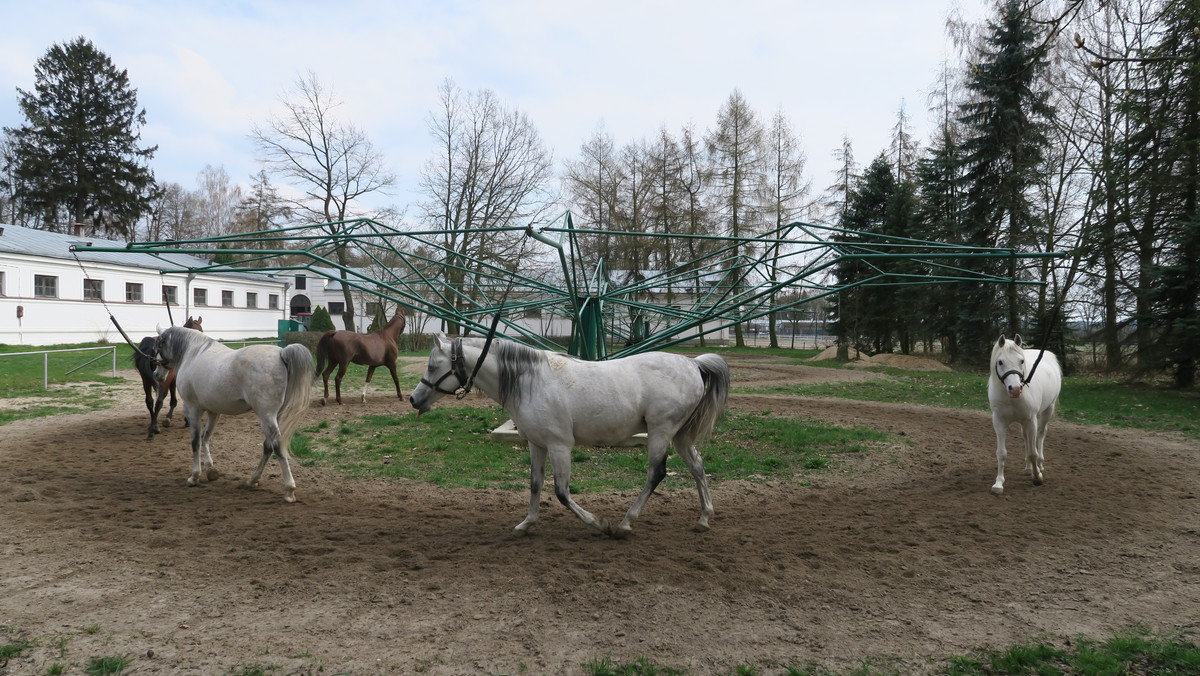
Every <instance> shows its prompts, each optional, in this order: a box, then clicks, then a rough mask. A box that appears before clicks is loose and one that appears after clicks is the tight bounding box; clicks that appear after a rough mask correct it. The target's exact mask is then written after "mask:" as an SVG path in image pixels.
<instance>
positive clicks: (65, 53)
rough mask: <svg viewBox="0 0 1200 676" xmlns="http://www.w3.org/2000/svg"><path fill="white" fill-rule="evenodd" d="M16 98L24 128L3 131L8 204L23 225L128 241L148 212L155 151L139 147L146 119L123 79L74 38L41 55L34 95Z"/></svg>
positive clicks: (121, 72)
mask: <svg viewBox="0 0 1200 676" xmlns="http://www.w3.org/2000/svg"><path fill="white" fill-rule="evenodd" d="M17 93H18V97H17V98H18V105H19V106H20V108H21V113H22V114H23V115H24V116H25V119H26V120H27V123H26V124H25V125H23V126H22V127H20V128H18V129H7V128H6V129H5V131H6V132H7V133H8V134H9V135H10V136H11V137H12V138H13V139H14V141H15V147H14V159H15V172H14V173H15V182H16V186H15V189H14V193H15V198H16V199H17V200H18V201H20V202H21V211H22V212H23V213H26V214H30V215H31V216H32V220H33V221H34V222H33V223H31V224H32V225H34V226H36V227H42V228H45V229H48V230H55V231H66V230H67V229H68V228H69V227H70V226H71V225H73V224H85V225H87V226H88V227H89V229H90V230H92V231H99V232H102V233H111V234H117V235H120V236H122V237H128V236H130V235H132V233H133V232H134V229H135V227H136V225H137V222H138V220H139V219H141V217H142V216H143V215H144V214H146V213H148V212H149V211H150V200H151V197H152V192H153V190H152V189H153V187H154V175H153V174H152V173H151V171H150V169H149V167H148V166H147V163H148V162H149V161H150V159H151V158H152V157H153V156H154V153H155V151H156V150H157V146H153V147H149V148H141V147H139V141H140V140H141V133H140V129H141V127H142V126H143V125H145V123H146V111H145V110H144V109H139V108H138V103H137V90H136V89H133V88H132V87H131V86H130V84H129V76H128V73H127V72H126V71H124V70H118V69H117V67H116V66H115V65H114V64H113V62H112V60H111V59H109V57H108V56H107V55H106V54H104V53H103V52H101V51H100V50H98V49H96V47H95V46H94V45H93V44H92V43H91V42H90V41H89V40H86V39H85V38H82V37H80V38H76V39H75V40H72V41H71V42H68V43H66V44H65V45H57V44H56V45H54V46H53V47H51V48H50V49H49V50H47V52H46V54H45V55H44V56H43V57H42V58H41V59H38V62H37V65H36V66H35V67H34V91H32V92H26V91H23V90H21V89H18V90H17Z"/></svg>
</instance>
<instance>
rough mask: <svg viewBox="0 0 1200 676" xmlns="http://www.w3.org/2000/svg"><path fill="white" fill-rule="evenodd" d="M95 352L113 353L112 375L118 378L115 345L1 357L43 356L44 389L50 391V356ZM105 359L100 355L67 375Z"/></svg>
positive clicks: (39, 351) (10, 353) (1, 354)
mask: <svg viewBox="0 0 1200 676" xmlns="http://www.w3.org/2000/svg"><path fill="white" fill-rule="evenodd" d="M93 350H105V351H107V352H110V353H112V374H113V377H114V378H115V377H117V347H116V346H115V345H113V346H110V347H73V348H68V349H65V350H31V351H29V352H5V353H0V357H28V356H29V355H36V354H40V355H42V389H44V390H48V389H50V355H51V354H54V353H57V352H89V351H93ZM104 357H105V355H100V356H99V357H96V358H95V359H92V360H89V361H86V362H84V363H82V364H80V365H79V366H76V367H75V368H73V369H71V370H70V371H67V375H70V374H72V373H74V372H76V371H78V370H79V369H81V368H83V367H84V366H87V365H88V364H91V363H94V362H97V361H100V360H101V359H103V358H104Z"/></svg>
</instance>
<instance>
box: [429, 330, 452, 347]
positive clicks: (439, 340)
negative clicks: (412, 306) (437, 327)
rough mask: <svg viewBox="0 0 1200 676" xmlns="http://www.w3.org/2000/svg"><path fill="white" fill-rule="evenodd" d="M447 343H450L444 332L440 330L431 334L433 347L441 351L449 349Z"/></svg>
mask: <svg viewBox="0 0 1200 676" xmlns="http://www.w3.org/2000/svg"><path fill="white" fill-rule="evenodd" d="M449 343H450V339H449V338H447V337H446V334H444V333H442V332H441V331H438V332H437V333H435V334H433V345H434V347H436V348H437V349H439V350H441V351H442V352H449V351H450V345H449Z"/></svg>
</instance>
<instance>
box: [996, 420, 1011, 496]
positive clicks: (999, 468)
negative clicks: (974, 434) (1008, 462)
mask: <svg viewBox="0 0 1200 676" xmlns="http://www.w3.org/2000/svg"><path fill="white" fill-rule="evenodd" d="M992 427H993V428H994V429H995V430H996V483H994V484H992V494H993V495H1000V494H1002V493H1004V458H1005V456H1007V455H1008V449H1006V448H1005V445H1004V444H1005V440H1006V439H1007V438H1008V423H1007V422H1006V421H1004V420H1001V419H1000V416H999V415H997V414H995V413H993V414H992Z"/></svg>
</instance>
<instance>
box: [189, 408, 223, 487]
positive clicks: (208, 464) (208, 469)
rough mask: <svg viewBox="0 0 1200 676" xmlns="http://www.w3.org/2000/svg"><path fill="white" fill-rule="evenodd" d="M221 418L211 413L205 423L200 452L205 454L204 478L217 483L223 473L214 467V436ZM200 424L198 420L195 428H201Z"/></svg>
mask: <svg viewBox="0 0 1200 676" xmlns="http://www.w3.org/2000/svg"><path fill="white" fill-rule="evenodd" d="M220 418H221V416H220V415H218V414H216V413H213V412H212V411H209V412H208V417H207V418H206V419H205V421H204V425H203V428H204V431H203V433H202V434H201V435H200V439H201V443H200V450H201V452H202V453H203V457H202V458H201V459H200V460H201V462H202V463H203V464H204V476H205V477H207V478H208V480H209V481H216V480H217V479H220V478H221V473H220V472H218V471H217V468H216V467H213V459H212V435H213V432H214V431H215V430H216V429H217V420H219V419H220ZM198 423H199V421H198V420H197V421H196V422H194V423H192V425H193V426H195V427H200V425H198Z"/></svg>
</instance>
